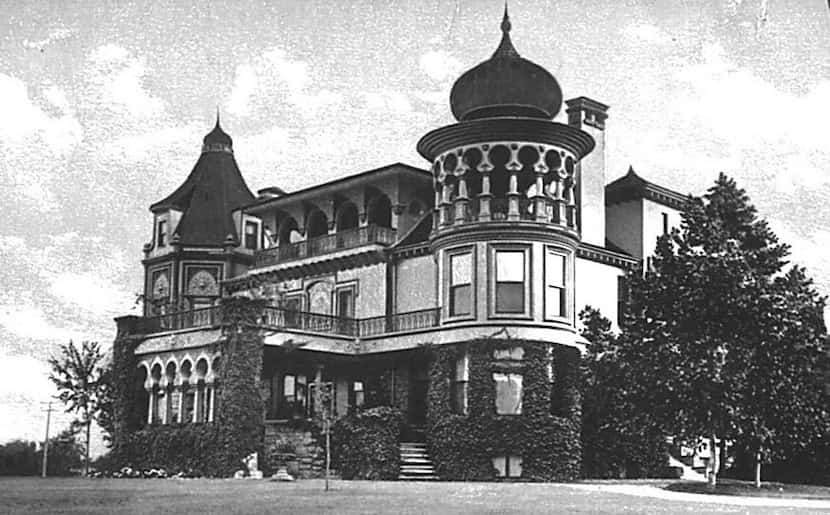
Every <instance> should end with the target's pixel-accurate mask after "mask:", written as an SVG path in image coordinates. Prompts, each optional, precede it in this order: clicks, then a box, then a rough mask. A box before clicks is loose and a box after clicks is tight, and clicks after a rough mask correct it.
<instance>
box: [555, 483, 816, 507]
mask: <svg viewBox="0 0 830 515" xmlns="http://www.w3.org/2000/svg"><path fill="white" fill-rule="evenodd" d="M562 486H566V487H568V488H575V489H577V490H582V491H585V492H607V493H617V494H624V495H634V496H638V497H651V498H654V499H664V500H667V501H681V502H696V503H706V504H725V505H731V506H764V507H780V508H804V509H813V510H830V501H819V500H811V499H778V498H770V497H740V496H737V495H709V494H691V493H685V492H672V491H670V490H664V489H662V488H658V487H656V486H652V485H619V484H617V485H613V484H605V485H603V484H569V483H562Z"/></svg>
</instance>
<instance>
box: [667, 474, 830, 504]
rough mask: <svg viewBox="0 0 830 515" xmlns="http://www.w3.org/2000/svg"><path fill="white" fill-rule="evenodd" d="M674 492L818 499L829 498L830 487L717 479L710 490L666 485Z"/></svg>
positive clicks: (699, 485)
mask: <svg viewBox="0 0 830 515" xmlns="http://www.w3.org/2000/svg"><path fill="white" fill-rule="evenodd" d="M666 489H668V490H672V491H674V492H689V493H695V494H710V495H739V496H751V497H769V498H787V499H820V500H825V501H827V500H830V487H828V486H814V485H794V484H786V483H770V482H762V483H761V488H760V489H759V488H755V484H754V483H752V482H751V481H738V480H734V479H719V480H718V485H717V487H716V488H715V489H714V490H712V489H711V488H709V485H707V484H706V483H692V482H677V483H672V484H670V485H668V486H666Z"/></svg>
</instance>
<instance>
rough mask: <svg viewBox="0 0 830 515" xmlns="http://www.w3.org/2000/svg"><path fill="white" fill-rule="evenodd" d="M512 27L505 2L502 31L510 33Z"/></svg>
mask: <svg viewBox="0 0 830 515" xmlns="http://www.w3.org/2000/svg"><path fill="white" fill-rule="evenodd" d="M511 28H512V26H511V25H510V15H509V14H507V0H505V2H504V17H503V18H502V19H501V31H502V32H510V29H511Z"/></svg>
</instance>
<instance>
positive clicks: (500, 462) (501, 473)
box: [493, 456, 507, 477]
mask: <svg viewBox="0 0 830 515" xmlns="http://www.w3.org/2000/svg"><path fill="white" fill-rule="evenodd" d="M493 468H494V469H496V477H505V476H507V459H506V458H505V457H504V456H496V457H495V458H493Z"/></svg>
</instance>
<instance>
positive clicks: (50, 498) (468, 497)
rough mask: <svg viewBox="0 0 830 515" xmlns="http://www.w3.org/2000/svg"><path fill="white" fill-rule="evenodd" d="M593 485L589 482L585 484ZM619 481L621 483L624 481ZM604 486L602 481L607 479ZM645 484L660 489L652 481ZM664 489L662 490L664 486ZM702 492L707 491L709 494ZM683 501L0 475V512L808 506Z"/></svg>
mask: <svg viewBox="0 0 830 515" xmlns="http://www.w3.org/2000/svg"><path fill="white" fill-rule="evenodd" d="M584 486H588V485H584ZM617 486H619V485H617ZM600 488H602V486H601V485H600ZM634 488H644V489H658V488H659V487H658V486H656V485H654V484H652V483H644V484H643V485H642V486H640V487H636V486H635V487H634ZM658 491H659V490H658ZM701 497H702V496H701ZM704 499H705V500H706V502H705V503H700V502H681V501H677V500H670V499H658V498H653V497H648V496H637V495H628V494H624V493H619V492H609V491H602V490H598V491H590V492H588V491H585V490H584V489H583V490H580V489H578V488H571V487H569V486H567V485H561V484H544V483H451V482H436V483H402V482H374V481H332V489H331V491H329V492H325V491H323V481H321V480H312V481H297V482H295V483H275V482H270V481H256V480H228V479H185V480H172V479H81V478H67V479H58V478H55V479H51V478H50V479H39V478H3V479H0V512H2V513H21V514H22V513H25V514H26V515H33V514H39V513H49V514H52V513H67V514H74V513H84V514H87V513H89V514H97V513H107V514H109V513H119V514H124V513H154V514H157V513H197V514H198V515H205V514H211V513H222V514H225V513H228V514H234V513H240V514H242V513H245V514H247V513H309V514H315V513H338V514H343V515H350V514H358V513H395V514H416V513H417V514H420V513H441V514H445V513H447V514H453V513H476V514H479V513H481V514H487V513H510V514H521V513H591V514H595V513H619V512H621V511H624V512H626V513H657V514H674V513H693V514H695V515H699V514H701V513H753V514H755V513H806V511H805V510H804V509H803V508H801V509H796V508H782V507H775V508H773V507H759V506H753V507H745V506H734V505H733V506H729V505H724V504H718V502H717V501H715V500H713V499H712V497H706V498H704Z"/></svg>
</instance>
